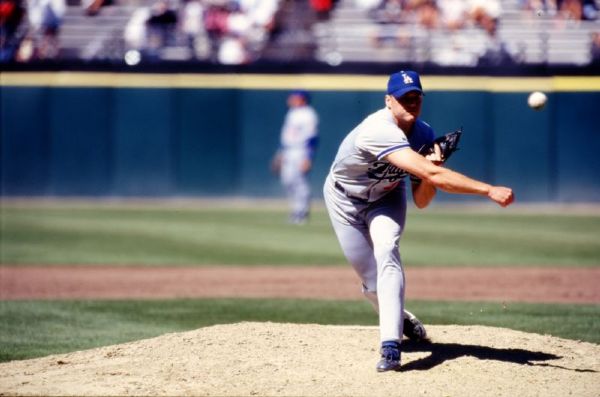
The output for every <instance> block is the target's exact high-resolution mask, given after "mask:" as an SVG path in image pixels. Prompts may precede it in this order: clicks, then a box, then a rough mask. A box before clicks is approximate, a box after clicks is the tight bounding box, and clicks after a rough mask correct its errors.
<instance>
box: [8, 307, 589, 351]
mask: <svg viewBox="0 0 600 397" xmlns="http://www.w3.org/2000/svg"><path fill="white" fill-rule="evenodd" d="M407 305H408V306H407V307H408V308H409V309H410V310H411V311H414V312H415V313H417V314H418V315H419V317H420V318H421V319H422V320H423V321H424V322H425V323H426V324H441V325H443V324H461V325H487V326H494V327H504V328H511V329H515V330H520V331H525V332H534V333H538V334H550V335H553V336H558V337H563V338H567V339H576V340H583V341H587V342H592V343H600V305H557V304H551V305H550V304H523V303H511V304H508V305H504V304H502V303H493V302H492V303H490V302H486V303H480V302H423V301H409V302H408V304H407ZM240 321H260V322H265V321H272V322H283V323H317V324H346V325H373V326H374V325H376V324H377V316H376V315H375V313H374V311H373V309H372V308H371V306H370V304H369V303H368V302H366V301H319V300H292V299H278V300H267V299H244V300H242V299H185V300H182V299H178V300H130V301H0V361H10V360H16V359H26V358H33V357H41V356H46V355H49V354H55V353H66V352H70V351H75V350H82V349H89V348H93V347H99V346H106V345H112V344H118V343H124V342H129V341H134V340H139V339H145V338H150V337H155V336H159V335H162V334H165V333H169V332H181V331H187V330H192V329H197V328H200V327H206V326H210V325H214V324H225V323H236V322H240ZM373 343H374V344H375V343H376V341H374V342H373ZM464 343H465V344H469V337H468V334H465V338H464Z"/></svg>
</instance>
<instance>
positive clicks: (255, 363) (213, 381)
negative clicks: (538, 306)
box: [0, 323, 600, 397]
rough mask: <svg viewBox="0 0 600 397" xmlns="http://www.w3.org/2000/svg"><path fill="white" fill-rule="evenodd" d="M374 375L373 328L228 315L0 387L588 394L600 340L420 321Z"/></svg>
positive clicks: (37, 368) (36, 368) (12, 368)
mask: <svg viewBox="0 0 600 397" xmlns="http://www.w3.org/2000/svg"><path fill="white" fill-rule="evenodd" d="M428 330H429V333H430V335H431V338H432V343H426V344H414V343H412V342H409V341H405V342H404V343H403V350H404V352H403V356H402V360H403V368H402V371H401V372H393V373H377V372H376V371H375V363H376V361H377V359H378V352H377V340H378V334H377V329H376V328H375V327H365V326H324V325H312V324H304V325H301V324H277V323H238V324H229V325H216V326H212V327H207V328H201V329H198V330H194V331H189V332H183V333H173V334H166V335H163V336H160V337H157V338H152V339H146V340H141V341H137V342H132V343H127V344H122V345H115V346H107V347H102V348H97V349H92V350H86V351H80V352H73V353H69V354H62V355H53V356H48V357H44V358H39V359H33V360H24V361H13V362H8V363H3V364H0V395H60V396H66V395H68V396H73V395H78V396H98V395H111V396H172V395H182V396H190V395H194V396H386V397H389V396H511V397H512V396H569V395H572V396H580V397H585V396H598V391H599V390H600V346H598V345H594V344H590V343H584V342H577V341H571V340H565V339H560V338H556V337H550V336H543V335H537V334H529V333H523V332H518V331H512V330H507V329H498V328H489V327H481V326H468V327H465V326H430V327H429V328H428Z"/></svg>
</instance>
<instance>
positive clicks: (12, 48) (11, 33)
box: [0, 0, 25, 62]
mask: <svg viewBox="0 0 600 397" xmlns="http://www.w3.org/2000/svg"><path fill="white" fill-rule="evenodd" d="M24 16H25V7H24V6H23V4H22V1H21V0H0V62H9V61H12V60H14V58H15V54H16V52H17V49H18V48H19V43H20V41H21V37H20V36H21V35H19V34H18V33H17V28H18V27H19V25H20V24H21V21H22V20H23V17H24Z"/></svg>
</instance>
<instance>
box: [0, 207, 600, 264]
mask: <svg viewBox="0 0 600 397" xmlns="http://www.w3.org/2000/svg"><path fill="white" fill-rule="evenodd" d="M0 221H1V223H0V232H1V237H0V249H1V252H0V260H1V262H2V263H4V264H56V263H58V264H69V263H74V264H137V265H171V264H172V265H208V264H210V265H220V264H223V265H230V264H236V265H249V266H251V265H282V266H286V265H309V266H310V265H344V264H345V263H346V261H345V259H344V257H343V255H342V253H341V250H340V248H339V245H338V243H337V240H336V238H335V235H334V233H333V230H332V228H331V226H330V224H329V221H328V219H327V215H326V213H325V211H324V210H323V208H318V209H316V210H315V211H314V213H313V216H312V218H311V221H310V223H309V224H308V225H305V226H302V227H297V226H293V225H289V224H287V223H286V210H285V209H284V208H275V209H272V210H269V209H265V208H252V207H248V208H238V207H235V206H232V207H231V208H222V206H218V207H217V206H215V207H213V208H211V207H210V206H206V205H204V206H202V207H201V208H193V207H185V208H172V207H168V206H164V207H161V206H156V207H153V208H147V207H144V208H140V209H136V208H131V206H125V205H124V206H122V207H118V206H115V205H111V206H110V207H107V206H102V205H98V206H93V205H90V206H83V207H82V206H72V207H68V206H60V207H48V206H42V205H39V206H36V205H33V204H32V205H28V206H19V205H9V204H3V205H2V207H1V212H0ZM598 235H600V215H599V214H598V213H597V212H595V213H594V212H591V213H589V214H586V215H582V214H579V213H578V214H571V215H569V214H565V213H557V214H537V213H524V212H522V211H511V210H510V209H507V210H498V211H496V210H494V211H489V209H482V210H481V211H479V212H477V211H474V210H473V209H462V210H461V209H456V208H448V209H440V208H436V209H434V210H431V211H429V210H424V211H418V210H415V209H411V210H410V214H409V216H408V220H407V225H406V232H405V235H404V236H403V238H402V240H401V243H400V244H401V252H402V256H403V260H404V261H405V263H406V264H407V266H423V265H441V266H453V265H457V266H462V265H482V266H493V265H502V266H506V265H509V266H510V265H515V266H520V265H536V266H540V265H542V266H543V265H552V266H555V265H562V266H600V240H598V238H597V236H598Z"/></svg>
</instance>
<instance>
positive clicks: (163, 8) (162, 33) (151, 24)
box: [146, 0, 177, 51]
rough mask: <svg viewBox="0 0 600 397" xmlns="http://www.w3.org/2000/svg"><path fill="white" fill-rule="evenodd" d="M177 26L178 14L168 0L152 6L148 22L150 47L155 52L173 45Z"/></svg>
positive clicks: (162, 0) (159, 1) (159, 0)
mask: <svg viewBox="0 0 600 397" xmlns="http://www.w3.org/2000/svg"><path fill="white" fill-rule="evenodd" d="M176 26H177V12H176V11H175V10H174V9H172V8H171V7H170V5H169V3H168V2H167V1H166V0H158V1H157V2H156V3H154V4H153V5H152V8H151V10H150V17H149V18H148V20H147V21H146V27H147V28H148V31H147V40H148V47H149V48H150V49H151V51H155V50H157V49H160V48H162V47H165V46H167V45H169V44H171V43H172V41H173V38H174V34H175V28H176Z"/></svg>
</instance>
